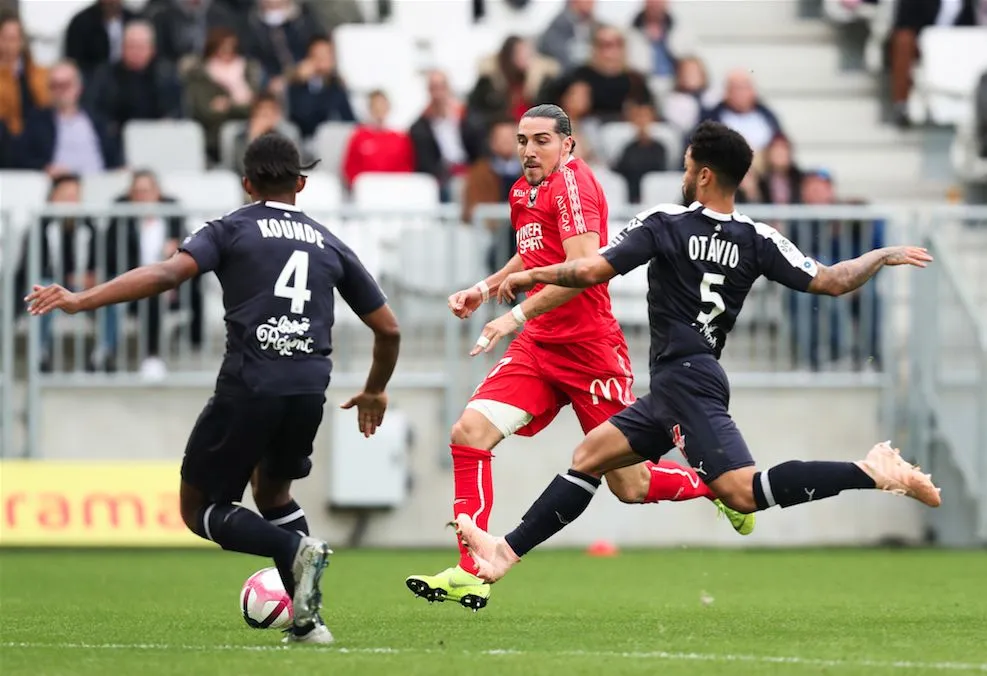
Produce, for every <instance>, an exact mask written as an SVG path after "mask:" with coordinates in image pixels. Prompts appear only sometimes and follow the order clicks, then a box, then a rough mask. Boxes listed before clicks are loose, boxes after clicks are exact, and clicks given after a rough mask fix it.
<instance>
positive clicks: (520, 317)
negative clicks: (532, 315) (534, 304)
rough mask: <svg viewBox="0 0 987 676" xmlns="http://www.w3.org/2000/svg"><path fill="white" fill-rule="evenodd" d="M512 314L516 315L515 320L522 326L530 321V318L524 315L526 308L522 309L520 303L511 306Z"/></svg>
mask: <svg viewBox="0 0 987 676" xmlns="http://www.w3.org/2000/svg"><path fill="white" fill-rule="evenodd" d="M511 316H512V317H514V321H516V322H517V325H518V326H521V325H522V324H524V323H525V322H526V321H528V318H527V317H525V316H524V310H522V309H521V306H520V305H515V306H514V307H513V308H511Z"/></svg>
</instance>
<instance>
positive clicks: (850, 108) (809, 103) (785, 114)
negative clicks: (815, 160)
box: [769, 94, 920, 145]
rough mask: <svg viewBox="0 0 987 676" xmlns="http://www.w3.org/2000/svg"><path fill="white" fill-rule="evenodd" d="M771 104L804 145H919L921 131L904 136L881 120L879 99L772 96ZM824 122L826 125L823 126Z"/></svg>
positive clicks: (785, 125) (785, 126)
mask: <svg viewBox="0 0 987 676" xmlns="http://www.w3.org/2000/svg"><path fill="white" fill-rule="evenodd" d="M769 105H770V107H771V109H772V110H774V112H775V113H776V114H777V115H778V118H779V119H780V120H781V123H782V127H783V128H784V129H785V131H786V132H787V133H788V134H789V135H790V136H791V137H792V138H793V139H796V140H797V141H798V143H799V144H800V145H801V144H803V143H806V144H809V143H860V144H898V143H907V144H915V143H918V141H919V139H920V136H919V134H918V132H913V133H905V132H902V131H900V130H898V129H897V128H896V127H893V126H891V125H887V124H883V123H882V121H881V104H880V102H879V101H878V100H877V99H876V98H872V97H860V96H856V97H855V96H840V97H830V96H793V95H791V94H789V95H786V96H783V95H778V96H773V97H771V99H770V102H769ZM820 121H825V124H820Z"/></svg>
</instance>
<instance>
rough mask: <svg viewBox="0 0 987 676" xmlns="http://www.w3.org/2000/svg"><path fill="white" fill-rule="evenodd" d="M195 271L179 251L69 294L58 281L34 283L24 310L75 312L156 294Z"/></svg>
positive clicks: (196, 266) (193, 265)
mask: <svg viewBox="0 0 987 676" xmlns="http://www.w3.org/2000/svg"><path fill="white" fill-rule="evenodd" d="M197 274H199V265H198V264H197V263H196V262H195V259H194V258H192V256H190V255H189V254H187V253H185V252H179V253H176V254H175V255H174V256H172V257H171V258H169V259H168V260H165V261H161V262H160V263H152V264H151V265H142V266H141V267H139V268H135V269H133V270H130V271H129V272H125V273H123V274H122V275H120V276H119V277H114V278H113V279H111V280H109V281H108V282H104V283H102V284H98V285H96V286H94V287H93V288H91V289H87V290H86V291H80V292H79V293H73V292H71V291H69V290H68V289H66V288H64V287H62V286H60V285H58V284H52V285H50V286H39V285H35V286H34V288H33V290H32V291H31V293H30V294H29V295H28V296H27V298H25V299H24V300H25V301H27V303H28V312H30V313H31V314H32V315H43V314H47V313H48V312H51V311H52V310H62V311H64V312H67V313H68V314H75V313H76V312H85V311H87V310H95V309H97V308H101V307H103V306H106V305H113V304H115V303H127V302H130V301H135V300H140V299H142V298H149V297H150V296H156V295H158V294H159V293H163V292H165V291H168V290H170V289H174V288H175V287H177V286H179V285H181V283H182V282H184V281H185V280H187V279H191V278H192V277H195V276H196V275H197Z"/></svg>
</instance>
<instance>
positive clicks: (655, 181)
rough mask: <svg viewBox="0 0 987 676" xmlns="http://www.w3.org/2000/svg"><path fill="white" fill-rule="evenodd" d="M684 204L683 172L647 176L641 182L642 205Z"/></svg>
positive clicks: (665, 172)
mask: <svg viewBox="0 0 987 676" xmlns="http://www.w3.org/2000/svg"><path fill="white" fill-rule="evenodd" d="M681 202H682V172H680V171H662V172H652V173H650V174H645V175H644V178H643V179H642V180H641V203H642V204H647V205H649V206H650V205H653V204H668V203H671V204H680V203H681Z"/></svg>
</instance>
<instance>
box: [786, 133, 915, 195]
mask: <svg viewBox="0 0 987 676" xmlns="http://www.w3.org/2000/svg"><path fill="white" fill-rule="evenodd" d="M797 157H798V162H799V164H800V165H801V166H802V167H805V168H813V167H819V168H825V169H828V170H829V171H831V172H833V174H834V175H835V178H836V181H837V184H838V192H839V193H840V194H843V193H844V192H847V193H853V192H855V190H854V185H855V184H857V183H861V184H864V183H868V182H873V181H875V180H880V181H884V182H890V181H898V182H899V189H898V196H899V197H900V196H901V195H907V194H908V192H907V188H908V187H910V186H911V185H912V184H916V183H918V182H919V181H921V179H922V151H921V149H920V148H916V147H910V146H907V145H894V146H892V145H889V146H886V147H883V148H880V149H874V148H871V149H868V148H860V147H859V146H855V145H853V144H847V145H840V144H825V143H822V144H801V143H800V144H799V146H798V149H797Z"/></svg>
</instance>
